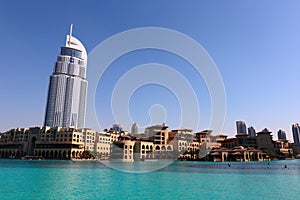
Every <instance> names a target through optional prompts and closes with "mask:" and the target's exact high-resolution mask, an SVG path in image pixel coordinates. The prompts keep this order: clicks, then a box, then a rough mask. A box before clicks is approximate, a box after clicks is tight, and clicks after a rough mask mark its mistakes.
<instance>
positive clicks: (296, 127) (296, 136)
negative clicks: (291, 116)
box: [292, 123, 300, 148]
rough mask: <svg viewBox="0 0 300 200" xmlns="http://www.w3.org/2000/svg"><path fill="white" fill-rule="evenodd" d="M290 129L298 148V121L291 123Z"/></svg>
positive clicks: (299, 144)
mask: <svg viewBox="0 0 300 200" xmlns="http://www.w3.org/2000/svg"><path fill="white" fill-rule="evenodd" d="M292 130H293V138H294V143H295V144H297V145H298V148H300V126H299V124H298V123H296V124H293V126H292Z"/></svg>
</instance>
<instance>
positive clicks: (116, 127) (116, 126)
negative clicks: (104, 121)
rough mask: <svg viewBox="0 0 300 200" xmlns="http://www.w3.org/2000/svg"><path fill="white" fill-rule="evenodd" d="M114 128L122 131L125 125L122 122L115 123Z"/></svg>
mask: <svg viewBox="0 0 300 200" xmlns="http://www.w3.org/2000/svg"><path fill="white" fill-rule="evenodd" d="M113 130H114V131H116V132H122V131H123V126H122V125H121V124H113Z"/></svg>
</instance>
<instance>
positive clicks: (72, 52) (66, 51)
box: [60, 47, 82, 58]
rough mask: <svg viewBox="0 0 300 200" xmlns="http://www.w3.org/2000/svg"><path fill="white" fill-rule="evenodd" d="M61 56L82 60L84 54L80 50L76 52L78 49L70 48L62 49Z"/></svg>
mask: <svg viewBox="0 0 300 200" xmlns="http://www.w3.org/2000/svg"><path fill="white" fill-rule="evenodd" d="M60 55H64V56H71V57H76V58H81V57H82V52H81V51H79V50H76V49H72V48H69V47H61V50H60Z"/></svg>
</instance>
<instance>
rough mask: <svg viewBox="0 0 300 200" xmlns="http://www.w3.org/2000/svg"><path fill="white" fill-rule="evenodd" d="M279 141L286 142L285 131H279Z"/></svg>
mask: <svg viewBox="0 0 300 200" xmlns="http://www.w3.org/2000/svg"><path fill="white" fill-rule="evenodd" d="M277 136H278V140H286V133H285V131H283V130H281V129H280V130H279V131H278V132H277Z"/></svg>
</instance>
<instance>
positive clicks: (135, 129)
mask: <svg viewBox="0 0 300 200" xmlns="http://www.w3.org/2000/svg"><path fill="white" fill-rule="evenodd" d="M131 134H132V135H137V134H139V127H138V125H137V123H136V122H134V123H133V124H132V126H131Z"/></svg>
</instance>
